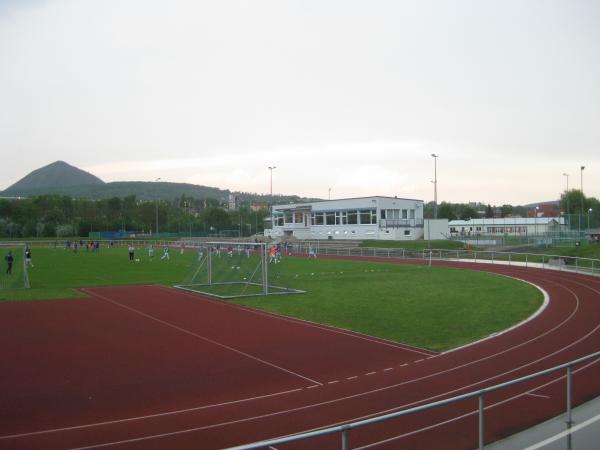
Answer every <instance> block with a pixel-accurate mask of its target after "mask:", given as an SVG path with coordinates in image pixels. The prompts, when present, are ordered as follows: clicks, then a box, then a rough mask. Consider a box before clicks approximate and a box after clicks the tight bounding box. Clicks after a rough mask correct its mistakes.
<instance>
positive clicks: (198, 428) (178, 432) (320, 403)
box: [75, 287, 600, 450]
mask: <svg viewBox="0 0 600 450" xmlns="http://www.w3.org/2000/svg"><path fill="white" fill-rule="evenodd" d="M565 289H567V290H568V291H569V292H571V294H572V295H573V296H574V297H575V300H576V306H575V308H574V310H573V312H572V313H571V314H570V315H569V317H567V318H566V319H564V320H563V322H561V323H560V324H558V325H556V326H555V327H553V328H551V329H550V330H547V331H546V332H545V333H543V334H541V335H538V336H536V337H535V338H532V339H530V340H529V341H525V342H522V343H521V344H518V345H516V346H514V347H511V348H509V349H505V350H503V351H501V352H498V353H496V354H494V355H488V356H486V357H483V358H480V359H479V360H475V361H471V362H470V363H466V364H463V365H461V366H457V367H453V368H450V369H447V370H443V371H440V372H436V373H432V374H428V375H425V376H422V377H419V378H416V379H413V380H408V381H405V382H402V383H397V384H394V385H391V386H386V387H382V388H378V389H372V390H370V391H367V392H361V393H357V394H353V395H348V396H345V397H340V398H337V399H332V400H326V401H323V402H319V403H314V404H310V405H305V406H299V407H296V408H291V409H287V410H284V411H277V412H272V413H267V414H262V415H259V416H254V417H246V418H244V419H238V420H234V421H230V422H224V423H220V424H212V425H206V426H203V427H197V428H191V429H185V430H178V431H175V432H171V433H163V434H159V435H150V436H142V437H139V438H134V439H130V440H127V441H119V442H113V443H105V444H99V445H92V446H89V447H82V449H83V448H86V449H89V448H100V447H106V446H110V445H115V444H123V443H132V442H140V441H145V440H151V439H156V438H161V437H166V436H174V435H180V434H184V433H191V432H196V431H202V430H206V429H214V428H217V427H222V426H226V425H232V424H236V423H247V422H250V421H254V420H259V419H263V418H267V417H275V416H279V415H284V414H287V413H291V412H297V411H303V410H308V409H311V408H315V407H318V406H322V405H329V404H334V403H339V402H341V401H344V400H349V399H353V398H359V397H365V396H366V395H369V394H373V393H376V392H383V391H387V390H390V389H393V388H397V387H400V386H403V385H408V384H410V383H413V382H416V381H421V380H425V379H429V378H432V377H435V376H439V375H442V374H444V373H448V372H453V371H455V370H457V369H459V368H463V367H467V366H470V365H472V364H474V363H476V362H480V361H484V360H487V359H490V358H492V357H493V356H496V355H499V354H503V353H506V352H508V351H509V350H511V349H513V348H518V347H521V346H523V345H525V344H526V343H527V342H532V341H535V340H538V339H540V338H541V337H542V336H544V335H546V334H549V333H550V332H552V331H554V330H556V329H557V328H560V327H561V326H562V325H564V324H565V323H566V322H568V321H569V320H570V319H571V318H572V317H573V315H574V314H575V312H576V311H577V310H578V309H579V297H578V296H577V294H576V293H575V292H573V291H571V290H570V289H568V288H566V287H565ZM599 328H600V325H597V326H596V327H594V328H593V329H592V330H591V331H589V332H588V333H587V334H586V335H584V336H582V337H581V338H579V339H577V340H576V341H574V342H571V343H570V344H569V345H566V346H564V347H563V348H561V349H559V350H556V351H554V352H552V353H549V354H547V355H545V356H543V357H541V358H538V359H537V360H535V361H530V362H529V363H527V364H523V365H521V366H519V367H515V368H513V369H510V370H507V371H505V372H503V373H500V374H496V375H494V376H492V377H489V378H487V379H484V380H479V381H476V382H473V383H471V384H468V385H466V386H460V387H458V388H456V389H452V390H450V391H447V392H445V393H443V394H437V395H434V396H431V397H428V398H425V399H421V400H417V401H415V402H412V403H408V404H405V405H401V406H397V407H395V408H391V409H388V410H385V411H379V412H377V413H374V414H369V415H366V416H362V417H358V418H355V419H354V420H360V419H366V418H369V417H374V416H375V415H381V414H386V413H390V412H393V411H399V410H401V409H403V408H408V407H411V406H416V405H418V404H422V403H426V402H429V401H432V400H435V399H436V398H440V397H443V396H446V395H450V394H453V393H455V392H459V391H461V390H464V389H468V388H472V387H474V386H477V385H480V384H482V383H485V382H489V381H491V380H494V379H496V378H498V377H502V376H504V375H507V374H509V373H512V372H515V371H517V370H519V369H523V368H525V367H528V366H531V365H533V364H535V363H538V362H540V361H543V360H544V359H547V358H549V357H551V356H554V355H556V354H558V353H560V352H563V351H564V350H566V349H568V348H570V347H572V346H574V345H576V344H578V343H579V342H581V341H583V340H584V339H586V338H588V337H589V336H591V335H592V334H594V333H595V332H596V331H597V330H598V329H599ZM585 367H587V366H585ZM585 367H583V368H585ZM583 368H581V369H580V370H583ZM574 372H575V371H574ZM559 379H560V378H559ZM551 383H552V382H550V383H547V384H551ZM544 386H545V385H542V386H538V387H537V388H536V389H540V388H542V387H544ZM314 387H315V388H316V387H317V386H314ZM530 392H531V390H530ZM522 395H523V394H518V395H517V396H515V397H513V398H517V397H521V396H522ZM513 398H511V399H507V400H504V401H501V402H498V403H496V405H499V404H502V403H506V402H508V401H510V400H512V399H513ZM488 408H489V407H488ZM475 412H477V411H475ZM475 412H473V413H469V414H474V413H475ZM469 414H467V415H466V416H464V417H467V416H468V415H469ZM459 418H461V417H458V418H454V419H450V420H449V421H446V422H448V423H449V422H452V421H455V420H458V419H459ZM342 423H345V422H340V423H334V424H329V425H327V426H322V427H319V428H316V429H323V428H327V427H331V426H336V425H340V424H342ZM444 423H445V422H444ZM444 423H438V424H434V425H431V426H429V427H426V428H423V429H421V430H417V431H414V432H410V433H407V434H404V435H402V436H399V437H397V438H396V439H398V438H400V437H405V436H408V435H410V434H416V433H418V432H420V431H425V430H427V429H430V428H435V427H437V426H440V425H443V424H444ZM306 431H312V430H306ZM392 439H394V438H392ZM371 446H372V445H371ZM365 448H366V447H365ZM75 450H80V449H75Z"/></svg>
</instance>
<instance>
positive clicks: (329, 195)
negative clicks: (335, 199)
mask: <svg viewBox="0 0 600 450" xmlns="http://www.w3.org/2000/svg"><path fill="white" fill-rule="evenodd" d="M327 199H328V200H331V188H329V194H328V198H327Z"/></svg>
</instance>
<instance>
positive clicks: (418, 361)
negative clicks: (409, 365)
mask: <svg viewBox="0 0 600 450" xmlns="http://www.w3.org/2000/svg"><path fill="white" fill-rule="evenodd" d="M421 361H423V360H422V359H417V360H416V361H414V362H416V363H420V362H421Z"/></svg>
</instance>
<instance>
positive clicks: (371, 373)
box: [365, 372, 377, 376]
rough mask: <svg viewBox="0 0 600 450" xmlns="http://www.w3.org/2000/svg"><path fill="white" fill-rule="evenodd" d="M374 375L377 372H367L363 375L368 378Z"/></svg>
mask: <svg viewBox="0 0 600 450" xmlns="http://www.w3.org/2000/svg"><path fill="white" fill-rule="evenodd" d="M376 373H377V372H369V373H365V375H366V376H369V375H375V374H376Z"/></svg>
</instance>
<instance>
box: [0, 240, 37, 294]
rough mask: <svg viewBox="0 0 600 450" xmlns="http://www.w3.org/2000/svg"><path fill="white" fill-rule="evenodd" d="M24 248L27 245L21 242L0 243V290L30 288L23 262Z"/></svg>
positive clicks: (24, 262)
mask: <svg viewBox="0 0 600 450" xmlns="http://www.w3.org/2000/svg"><path fill="white" fill-rule="evenodd" d="M26 248H27V245H26V244H25V243H23V242H0V259H1V261H0V262H1V263H2V270H1V271H0V290H9V289H27V288H29V287H30V285H29V274H28V270H27V269H28V268H27V264H26V260H25V249H26Z"/></svg>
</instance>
